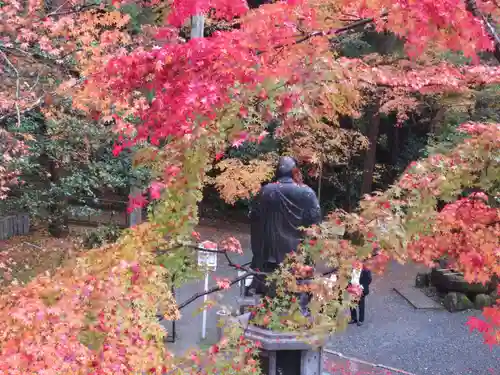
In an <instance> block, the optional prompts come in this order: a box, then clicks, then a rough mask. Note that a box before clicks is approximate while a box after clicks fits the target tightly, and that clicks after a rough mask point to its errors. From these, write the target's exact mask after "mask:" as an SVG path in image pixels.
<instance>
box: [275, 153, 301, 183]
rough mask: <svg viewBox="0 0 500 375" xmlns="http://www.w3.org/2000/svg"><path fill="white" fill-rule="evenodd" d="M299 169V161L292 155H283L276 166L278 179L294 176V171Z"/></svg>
mask: <svg viewBox="0 0 500 375" xmlns="http://www.w3.org/2000/svg"><path fill="white" fill-rule="evenodd" d="M295 169H297V162H296V161H295V159H294V158H292V157H291V156H282V157H281V158H280V160H279V163H278V168H276V175H275V177H276V179H278V178H283V177H293V171H294V170H295Z"/></svg>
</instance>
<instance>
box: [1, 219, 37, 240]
mask: <svg viewBox="0 0 500 375" xmlns="http://www.w3.org/2000/svg"><path fill="white" fill-rule="evenodd" d="M29 231H30V217H29V215H28V214H25V213H22V214H17V215H9V216H4V217H0V240H8V239H9V238H11V237H13V236H23V235H26V234H28V233H29Z"/></svg>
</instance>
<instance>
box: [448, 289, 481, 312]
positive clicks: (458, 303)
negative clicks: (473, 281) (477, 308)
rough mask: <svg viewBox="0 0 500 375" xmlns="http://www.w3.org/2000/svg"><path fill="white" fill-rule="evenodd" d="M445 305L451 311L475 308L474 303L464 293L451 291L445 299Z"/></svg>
mask: <svg viewBox="0 0 500 375" xmlns="http://www.w3.org/2000/svg"><path fill="white" fill-rule="evenodd" d="M443 305H444V307H445V308H446V310H448V311H449V312H456V311H463V310H467V309H472V308H474V304H473V303H472V302H471V300H470V299H469V298H468V297H467V296H466V295H465V294H463V293H457V292H450V293H448V294H447V295H446V296H445V297H444V300H443Z"/></svg>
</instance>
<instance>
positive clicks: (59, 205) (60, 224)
mask: <svg viewBox="0 0 500 375" xmlns="http://www.w3.org/2000/svg"><path fill="white" fill-rule="evenodd" d="M40 132H41V136H42V137H44V138H45V137H48V135H47V124H46V123H45V121H44V122H43V123H42V124H41V126H40ZM39 160H40V165H41V166H42V168H43V169H44V170H46V171H47V172H48V174H49V180H48V183H49V186H48V187H47V189H48V191H49V199H50V200H51V202H50V203H49V205H48V207H47V209H48V217H47V222H48V231H49V234H50V235H51V236H53V237H56V238H62V237H65V236H67V235H68V234H69V225H68V219H69V218H68V210H67V208H68V198H67V197H65V196H51V192H52V188H51V186H52V185H56V186H57V185H58V184H59V180H60V178H61V170H60V168H59V166H58V165H57V162H56V161H55V160H54V159H53V158H52V157H51V156H50V155H49V154H47V153H46V152H42V153H41V155H40V159H39Z"/></svg>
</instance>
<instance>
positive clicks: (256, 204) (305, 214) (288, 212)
mask: <svg viewBox="0 0 500 375" xmlns="http://www.w3.org/2000/svg"><path fill="white" fill-rule="evenodd" d="M320 220H321V210H320V206H319V202H318V198H317V196H316V193H315V192H314V191H313V190H312V189H311V188H310V187H309V186H307V185H305V184H304V183H303V182H302V175H301V173H300V170H299V169H298V167H297V163H296V161H295V159H293V158H292V157H289V156H284V157H282V158H280V160H279V164H278V167H277V169H276V174H275V182H272V183H269V184H267V185H265V186H263V187H262V188H261V190H260V191H259V193H258V194H257V196H256V197H255V199H254V201H253V202H252V206H251V210H250V221H251V246H252V254H253V258H252V265H251V267H252V268H253V269H255V270H257V269H258V270H259V271H261V272H272V271H274V270H275V269H276V268H278V267H279V265H280V264H281V263H282V262H283V260H284V259H285V256H286V255H287V254H288V253H290V252H292V251H296V250H297V247H298V245H299V244H300V242H301V240H302V239H303V238H304V233H303V231H302V230H301V229H299V228H301V227H309V226H311V225H313V224H318V223H319V222H320ZM250 289H254V293H257V294H268V293H267V292H268V291H267V290H266V289H267V288H265V285H264V283H263V282H262V280H258V279H257V278H254V282H253V283H252V286H251V287H250Z"/></svg>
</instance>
